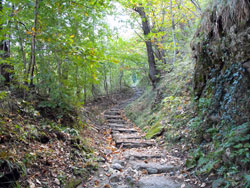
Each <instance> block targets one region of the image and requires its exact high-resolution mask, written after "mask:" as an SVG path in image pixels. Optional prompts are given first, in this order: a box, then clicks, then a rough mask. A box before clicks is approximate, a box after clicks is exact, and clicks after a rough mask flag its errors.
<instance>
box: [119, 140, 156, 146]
mask: <svg viewBox="0 0 250 188" xmlns="http://www.w3.org/2000/svg"><path fill="white" fill-rule="evenodd" d="M115 144H116V147H120V146H122V147H123V148H141V147H149V146H153V145H154V144H155V142H154V141H148V140H142V139H119V140H115Z"/></svg>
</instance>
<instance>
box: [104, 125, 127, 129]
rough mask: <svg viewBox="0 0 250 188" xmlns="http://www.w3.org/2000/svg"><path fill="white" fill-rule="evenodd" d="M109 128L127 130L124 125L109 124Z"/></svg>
mask: <svg viewBox="0 0 250 188" xmlns="http://www.w3.org/2000/svg"><path fill="white" fill-rule="evenodd" d="M108 126H109V127H110V128H111V129H123V128H126V126H125V125H123V124H115V125H114V124H113V125H112V124H108Z"/></svg>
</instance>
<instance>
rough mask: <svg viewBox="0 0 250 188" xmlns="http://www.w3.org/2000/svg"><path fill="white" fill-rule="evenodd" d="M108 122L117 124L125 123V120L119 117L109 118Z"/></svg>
mask: <svg viewBox="0 0 250 188" xmlns="http://www.w3.org/2000/svg"><path fill="white" fill-rule="evenodd" d="M107 122H108V123H116V124H124V123H125V121H124V120H119V119H107Z"/></svg>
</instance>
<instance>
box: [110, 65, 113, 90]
mask: <svg viewBox="0 0 250 188" xmlns="http://www.w3.org/2000/svg"><path fill="white" fill-rule="evenodd" d="M109 85H110V92H109V93H110V94H112V89H113V88H112V68H111V66H110V71H109Z"/></svg>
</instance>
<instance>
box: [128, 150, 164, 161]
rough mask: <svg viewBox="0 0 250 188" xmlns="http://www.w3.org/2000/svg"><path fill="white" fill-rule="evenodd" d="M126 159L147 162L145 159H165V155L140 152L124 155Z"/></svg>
mask: <svg viewBox="0 0 250 188" xmlns="http://www.w3.org/2000/svg"><path fill="white" fill-rule="evenodd" d="M124 157H125V159H126V160H130V159H132V160H134V159H137V160H145V159H160V158H162V157H163V155H161V154H147V153H140V152H137V153H132V152H131V153H125V154H124Z"/></svg>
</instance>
